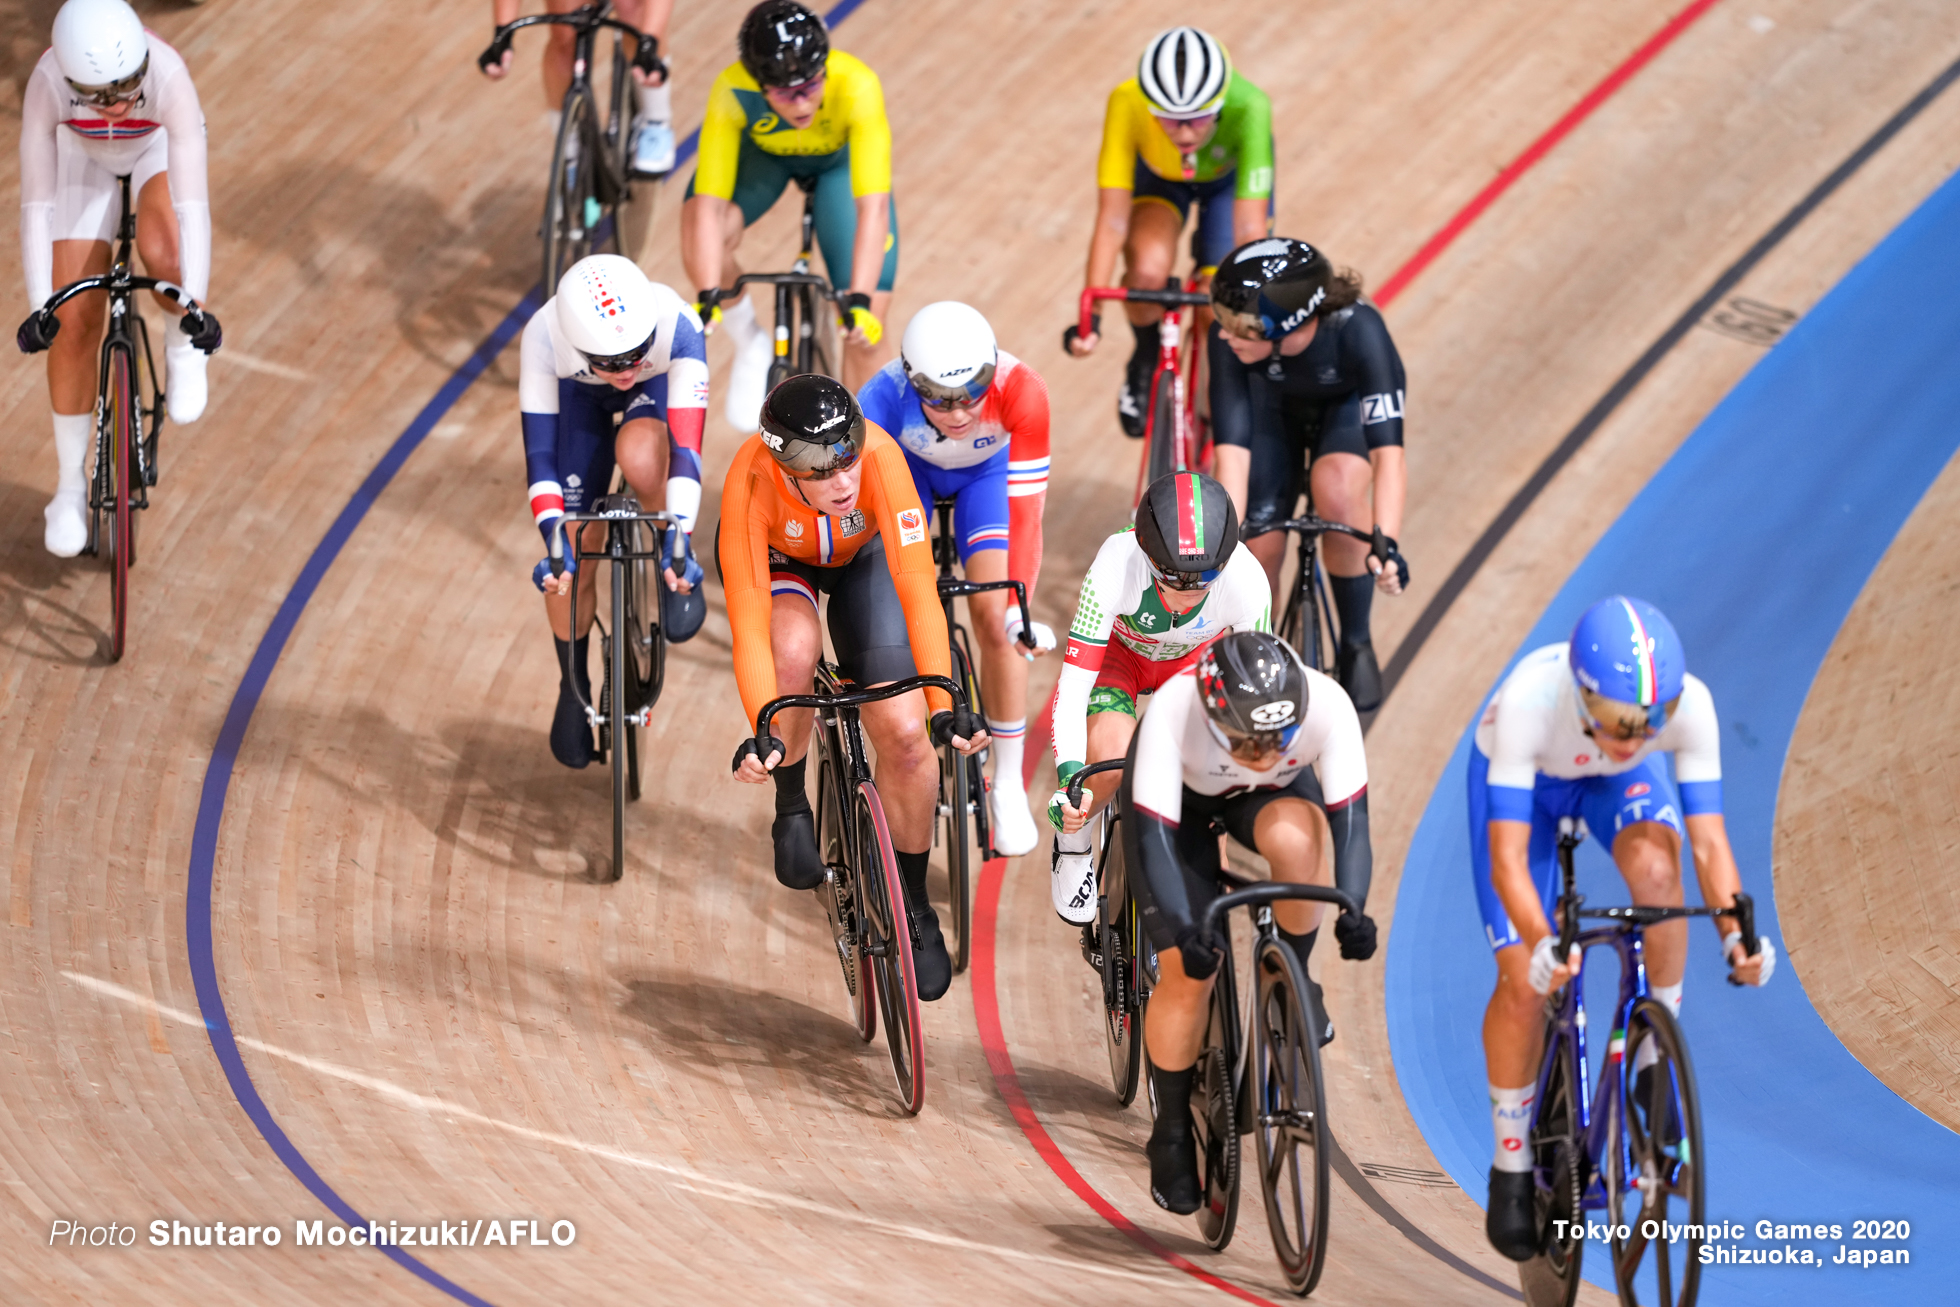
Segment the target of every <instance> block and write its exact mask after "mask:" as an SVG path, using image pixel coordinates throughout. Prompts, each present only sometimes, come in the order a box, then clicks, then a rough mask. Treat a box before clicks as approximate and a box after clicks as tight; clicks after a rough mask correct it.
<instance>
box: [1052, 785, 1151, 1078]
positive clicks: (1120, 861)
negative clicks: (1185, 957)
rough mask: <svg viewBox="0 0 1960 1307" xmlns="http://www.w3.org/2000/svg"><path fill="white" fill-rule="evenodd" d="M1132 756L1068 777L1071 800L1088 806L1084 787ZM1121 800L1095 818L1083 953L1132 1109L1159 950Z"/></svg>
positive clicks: (1106, 1041)
mask: <svg viewBox="0 0 1960 1307" xmlns="http://www.w3.org/2000/svg"><path fill="white" fill-rule="evenodd" d="M1127 765H1128V759H1125V758H1110V759H1107V760H1105V761H1103V762H1092V763H1090V764H1089V765H1088V766H1086V767H1084V768H1082V769H1081V770H1080V771H1078V772H1076V773H1075V774H1074V775H1073V776H1070V777H1069V778H1068V785H1067V787H1066V788H1067V790H1068V801H1069V806H1070V807H1072V808H1078V809H1079V808H1081V806H1082V787H1083V785H1084V784H1085V783H1087V781H1088V779H1089V778H1090V777H1091V776H1094V775H1096V774H1098V773H1100V772H1107V771H1120V770H1122V769H1123V768H1124V767H1125V766H1127ZM1119 806H1120V805H1118V804H1115V803H1107V804H1104V805H1103V810H1102V811H1101V812H1099V813H1097V814H1096V816H1095V817H1094V818H1092V822H1093V824H1094V826H1095V839H1096V844H1097V846H1098V852H1097V855H1096V884H1097V885H1098V886H1099V887H1100V889H1099V892H1098V893H1097V895H1096V919H1095V920H1094V921H1092V922H1090V923H1089V924H1088V925H1086V926H1084V927H1083V928H1082V957H1083V960H1084V961H1086V962H1088V964H1089V965H1090V967H1092V968H1093V969H1094V970H1095V972H1096V974H1097V975H1098V976H1099V977H1100V978H1101V979H1102V994H1103V1046H1104V1049H1105V1051H1107V1052H1108V1054H1109V1080H1110V1085H1111V1087H1112V1088H1114V1089H1115V1090H1116V1101H1117V1102H1118V1103H1121V1104H1122V1105H1123V1106H1124V1107H1128V1106H1129V1105H1130V1104H1131V1103H1132V1102H1133V1101H1135V1099H1136V1096H1137V1085H1138V1083H1139V1082H1141V1080H1142V1078H1143V1014H1144V1010H1145V1009H1146V1008H1147V1007H1148V1006H1149V1005H1150V990H1151V987H1152V986H1153V985H1155V984H1156V983H1157V951H1156V950H1155V949H1153V948H1151V947H1150V941H1149V940H1148V939H1147V938H1145V937H1144V933H1143V920H1142V918H1141V917H1140V916H1139V915H1138V912H1137V905H1136V900H1135V899H1133V898H1131V897H1130V884H1129V871H1128V867H1127V865H1126V863H1125V861H1124V857H1123V840H1122V831H1121V830H1120V829H1119V828H1118V822H1119V820H1120V817H1119V814H1118V811H1117V809H1118V807H1119Z"/></svg>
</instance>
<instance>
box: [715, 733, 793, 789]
mask: <svg viewBox="0 0 1960 1307" xmlns="http://www.w3.org/2000/svg"><path fill="white" fill-rule="evenodd" d="M782 760H783V742H782V741H781V740H779V739H777V738H776V737H775V736H773V735H772V736H770V737H769V740H768V750H767V752H766V753H757V752H756V750H755V740H754V739H753V738H750V739H745V740H743V741H742V744H741V747H740V748H738V749H736V750H735V761H734V762H731V763H730V764H728V770H729V771H731V772H733V773H734V774H735V779H736V780H738V781H747V782H748V783H749V784H751V785H760V784H762V783H763V782H764V781H766V780H768V779H769V768H770V766H771V765H772V764H774V763H779V762H781V761H782Z"/></svg>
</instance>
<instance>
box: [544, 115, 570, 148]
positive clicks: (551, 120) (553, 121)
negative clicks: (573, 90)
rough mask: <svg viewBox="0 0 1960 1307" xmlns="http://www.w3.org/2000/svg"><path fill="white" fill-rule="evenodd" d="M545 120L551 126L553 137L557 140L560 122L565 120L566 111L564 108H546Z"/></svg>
mask: <svg viewBox="0 0 1960 1307" xmlns="http://www.w3.org/2000/svg"><path fill="white" fill-rule="evenodd" d="M544 120H545V122H546V123H548V124H549V125H550V127H551V139H552V140H554V141H555V140H557V139H558V124H559V123H561V122H563V121H565V111H564V110H563V109H546V110H545V111H544Z"/></svg>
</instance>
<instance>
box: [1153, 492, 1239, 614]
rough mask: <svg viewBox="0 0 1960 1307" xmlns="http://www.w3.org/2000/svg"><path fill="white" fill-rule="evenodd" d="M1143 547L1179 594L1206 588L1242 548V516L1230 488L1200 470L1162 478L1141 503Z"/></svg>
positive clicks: (1165, 580)
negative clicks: (1240, 537) (1233, 500)
mask: <svg viewBox="0 0 1960 1307" xmlns="http://www.w3.org/2000/svg"><path fill="white" fill-rule="evenodd" d="M1137 544H1138V545H1140V546H1142V548H1143V552H1144V555H1145V556H1146V557H1148V558H1149V559H1150V565H1151V567H1152V568H1154V569H1155V570H1156V572H1157V579H1158V580H1159V581H1162V582H1163V583H1164V584H1165V585H1167V586H1169V587H1170V588H1171V589H1173V590H1203V589H1205V588H1207V587H1208V586H1210V585H1211V583H1212V582H1213V581H1216V580H1217V579H1218V574H1219V573H1220V572H1222V571H1224V570H1225V564H1226V562H1227V561H1228V560H1229V559H1230V558H1231V557H1232V551H1233V550H1234V549H1237V548H1238V546H1239V515H1238V510H1236V509H1234V508H1233V507H1232V497H1231V496H1230V495H1228V494H1226V493H1225V487H1224V486H1221V485H1219V484H1218V483H1217V482H1216V481H1213V480H1212V479H1211V478H1210V477H1208V476H1205V475H1203V474H1202V473H1198V472H1172V473H1169V474H1167V475H1165V476H1160V477H1158V478H1157V479H1156V480H1155V481H1152V482H1151V483H1150V484H1149V486H1147V487H1146V488H1145V489H1144V492H1143V498H1142V499H1140V500H1138V501H1137Z"/></svg>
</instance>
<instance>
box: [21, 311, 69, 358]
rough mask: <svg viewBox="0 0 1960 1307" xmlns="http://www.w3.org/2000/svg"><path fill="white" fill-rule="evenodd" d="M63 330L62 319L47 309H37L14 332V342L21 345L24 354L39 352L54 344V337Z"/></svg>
mask: <svg viewBox="0 0 1960 1307" xmlns="http://www.w3.org/2000/svg"><path fill="white" fill-rule="evenodd" d="M60 331H61V319H60V318H57V317H56V316H55V315H54V314H52V313H50V312H48V311H47V310H46V309H36V310H34V311H33V312H32V313H30V314H28V315H27V321H25V322H23V323H21V324H20V330H19V331H17V332H15V333H14V343H15V344H16V345H18V346H20V352H21V353H23V354H39V353H40V352H41V351H42V350H44V349H46V348H47V347H48V346H50V345H52V344H54V338H55V336H56V335H57V334H59V333H60Z"/></svg>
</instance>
